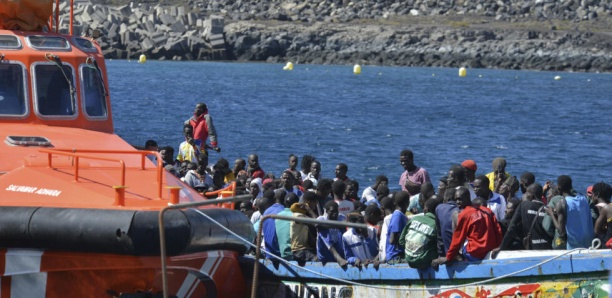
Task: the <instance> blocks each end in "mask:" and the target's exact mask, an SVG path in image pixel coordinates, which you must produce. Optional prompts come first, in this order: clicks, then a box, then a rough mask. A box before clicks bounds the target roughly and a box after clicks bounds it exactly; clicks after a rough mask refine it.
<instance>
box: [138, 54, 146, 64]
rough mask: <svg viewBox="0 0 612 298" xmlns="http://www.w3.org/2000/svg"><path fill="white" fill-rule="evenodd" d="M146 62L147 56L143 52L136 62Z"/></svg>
mask: <svg viewBox="0 0 612 298" xmlns="http://www.w3.org/2000/svg"><path fill="white" fill-rule="evenodd" d="M145 62H147V56H145V54H142V55H140V58H138V63H145Z"/></svg>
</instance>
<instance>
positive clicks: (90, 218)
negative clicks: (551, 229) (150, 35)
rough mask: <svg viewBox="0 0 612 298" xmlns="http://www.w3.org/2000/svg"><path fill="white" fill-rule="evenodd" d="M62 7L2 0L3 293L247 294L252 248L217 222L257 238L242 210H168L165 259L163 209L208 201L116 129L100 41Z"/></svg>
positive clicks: (38, 0)
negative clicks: (78, 30)
mask: <svg viewBox="0 0 612 298" xmlns="http://www.w3.org/2000/svg"><path fill="white" fill-rule="evenodd" d="M57 1H58V3H56V6H59V0H57ZM52 8H53V2H52V1H51V0H21V1H8V2H6V1H5V2H3V3H2V5H1V6H0V139H1V140H2V143H0V153H1V154H0V247H1V249H0V297H145V296H146V297H149V296H151V295H159V294H160V293H161V292H162V290H163V289H164V284H166V285H167V294H169V295H170V296H173V297H214V296H217V295H218V296H221V297H230V296H234V297H242V296H245V294H246V293H247V290H246V286H245V280H244V276H243V275H242V272H241V270H240V267H239V263H238V257H239V256H240V255H242V254H243V253H244V252H245V251H246V247H245V245H244V243H243V242H241V241H239V240H237V238H236V237H234V236H231V235H230V234H229V232H228V231H227V230H224V229H222V228H220V227H219V226H218V225H216V224H213V221H216V222H220V223H221V224H222V225H224V226H225V227H228V228H229V230H231V231H232V232H234V233H236V234H238V235H240V236H241V237H244V238H247V239H252V238H253V229H252V225H251V223H250V222H249V220H248V219H246V217H244V216H243V215H242V214H241V213H240V212H239V211H234V210H230V209H223V208H219V207H217V206H215V207H202V208H200V209H183V210H168V212H165V213H163V214H165V215H163V221H164V222H165V224H164V225H163V226H164V229H162V231H161V232H165V235H166V237H165V239H164V241H162V242H161V244H164V248H165V252H166V253H167V255H168V257H167V258H161V261H162V262H160V255H161V254H162V245H161V244H160V229H159V226H160V225H159V222H158V217H159V215H160V211H161V210H163V209H164V208H167V207H168V205H173V204H174V206H176V204H180V203H186V202H191V203H194V202H201V201H206V199H205V198H204V197H202V196H201V195H200V194H198V193H197V192H196V191H194V190H192V189H190V188H189V187H187V186H186V185H185V184H184V183H183V182H181V181H180V180H179V179H178V178H176V177H174V176H173V175H171V174H169V173H168V172H166V171H164V170H163V168H162V163H161V158H160V156H159V154H158V153H157V152H151V151H137V150H135V149H134V148H133V147H132V146H130V145H129V144H128V143H127V142H125V141H124V140H122V139H121V138H120V137H119V136H117V135H115V134H114V133H113V122H112V114H111V105H110V97H109V89H108V85H107V84H106V82H107V74H106V66H105V62H104V59H103V55H102V53H101V50H100V47H99V46H98V45H97V44H96V42H95V40H94V39H93V38H91V37H80V36H73V35H72V19H71V20H70V25H71V27H70V34H60V33H59V30H58V29H57V28H58V26H57V25H58V20H57V14H55V19H54V18H53V14H52ZM71 15H72V12H71ZM134 108H142V107H134ZM147 155H154V156H157V160H158V163H157V164H154V163H153V162H151V161H150V160H149V159H148V158H147ZM228 191H229V192H230V194H231V189H229V190H228ZM226 192H227V191H226ZM164 255H165V254H164ZM162 264H166V265H167V272H164V270H162ZM163 273H165V274H163ZM164 279H166V281H167V282H166V283H164Z"/></svg>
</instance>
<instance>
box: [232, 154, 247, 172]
mask: <svg viewBox="0 0 612 298" xmlns="http://www.w3.org/2000/svg"><path fill="white" fill-rule="evenodd" d="M245 167H246V161H245V160H244V159H242V158H238V159H236V160H235V161H234V172H235V173H236V174H237V173H238V172H239V171H241V170H244V168H245Z"/></svg>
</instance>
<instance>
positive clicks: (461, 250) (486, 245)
mask: <svg viewBox="0 0 612 298" xmlns="http://www.w3.org/2000/svg"><path fill="white" fill-rule="evenodd" d="M455 198H457V204H459V205H460V206H461V207H462V208H463V211H461V213H459V218H458V219H457V227H456V228H455V232H454V233H453V238H452V241H451V245H450V247H449V248H448V251H447V253H446V257H442V258H438V259H436V260H434V261H433V262H432V265H433V266H436V265H439V264H444V263H446V262H452V261H453V260H455V258H456V257H457V256H458V255H459V254H461V255H462V256H463V258H465V259H467V260H468V261H479V260H482V259H484V257H485V256H486V255H487V253H489V252H490V251H491V250H493V249H494V248H497V247H499V245H500V244H501V241H502V238H503V237H502V232H501V227H500V226H499V223H498V222H497V219H496V218H495V215H494V214H493V212H492V211H491V209H489V208H487V207H484V206H472V202H471V200H470V192H469V190H468V189H467V188H465V187H462V186H461V187H458V188H457V190H456V192H455Z"/></svg>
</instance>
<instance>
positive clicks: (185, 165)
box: [179, 160, 198, 177]
mask: <svg viewBox="0 0 612 298" xmlns="http://www.w3.org/2000/svg"><path fill="white" fill-rule="evenodd" d="M190 163H191V162H190V161H188V160H184V161H183V162H181V169H180V170H179V175H181V177H185V174H187V171H189V164H190ZM197 167H198V164H196V168H197Z"/></svg>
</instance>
